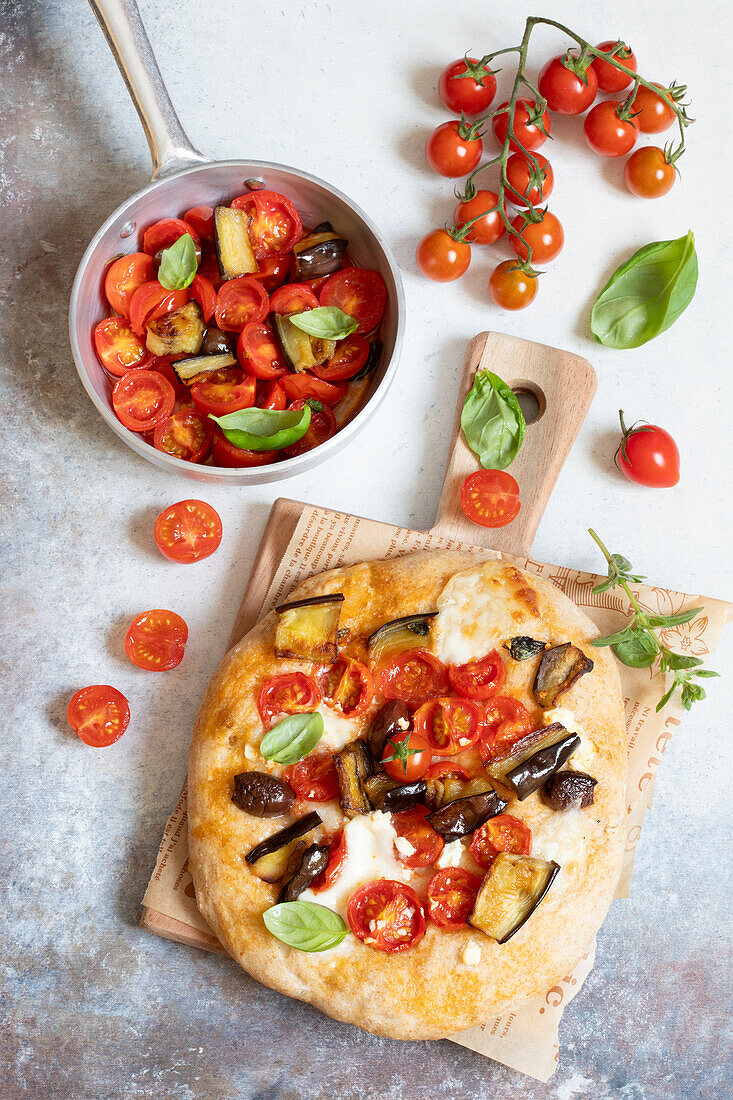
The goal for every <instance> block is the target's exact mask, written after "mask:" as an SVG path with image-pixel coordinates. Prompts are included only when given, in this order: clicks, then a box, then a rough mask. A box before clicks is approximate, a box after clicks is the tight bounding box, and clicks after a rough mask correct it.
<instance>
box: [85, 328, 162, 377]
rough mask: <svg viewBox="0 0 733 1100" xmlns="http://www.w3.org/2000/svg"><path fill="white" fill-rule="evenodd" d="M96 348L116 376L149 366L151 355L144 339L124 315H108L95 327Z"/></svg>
mask: <svg viewBox="0 0 733 1100" xmlns="http://www.w3.org/2000/svg"><path fill="white" fill-rule="evenodd" d="M94 350H95V351H96V353H97V355H98V357H99V360H100V362H101V363H102V366H103V367H104V369H105V370H106V371H109V373H110V374H112V375H114V377H115V378H121V377H122V375H123V374H127V373H128V371H133V370H140V369H142V368H145V367H147V366H149V364H150V360H151V356H150V352H149V351H148V349H147V348H146V347H145V344H144V343H143V341H142V340H141V339H140V338H139V337H138V336H136V335H135V333H134V332H133V331H132V329H131V328H130V326H129V325H128V323H127V321H125V320H123V318H122V317H106V318H105V319H104V321H100V322H99V324H98V325H97V326H96V327H95V329H94Z"/></svg>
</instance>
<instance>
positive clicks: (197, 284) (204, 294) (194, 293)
mask: <svg viewBox="0 0 733 1100" xmlns="http://www.w3.org/2000/svg"><path fill="white" fill-rule="evenodd" d="M188 291H189V294H190V295H191V297H192V298H193V300H194V301H195V302H198V304H199V305H200V306H201V312H202V313H203V315H204V320H205V321H206V323H207V325H208V323H209V321H210V320H211V318H212V317H213V316H214V310H215V309H216V297H217V296H216V291H215V290H214V288H213V286H212V285H211V283H210V282H209V280H208V279H207V278H206V277H205V276H204V275H199V274H198V273H197V274H196V275H194V277H193V280H192V282H191V285H190V287H189V288H188Z"/></svg>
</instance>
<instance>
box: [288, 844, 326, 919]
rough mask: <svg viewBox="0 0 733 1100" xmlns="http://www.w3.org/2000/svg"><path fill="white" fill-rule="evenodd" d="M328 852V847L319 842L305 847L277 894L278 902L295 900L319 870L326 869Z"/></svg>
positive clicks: (317, 874)
mask: <svg viewBox="0 0 733 1100" xmlns="http://www.w3.org/2000/svg"><path fill="white" fill-rule="evenodd" d="M329 853H330V849H329V848H328V847H327V846H324V845H321V844H311V846H310V848H306V850H305V851H304V852H303V858H302V859H301V861H300V863H299V864H298V867H297V868H296V871H295V874H294V875H293V877H292V878H290V879H288V881H287V882H286V883H285V885H284V886H283V888H282V890H281V891H280V893H279V894H278V895H277V901H278V904H280V902H281V901H295V899H296V898H297V897H299V896H300V895H301V894H302V893H303V891H304V890H307V889H308V887H309V886H310V885H311V883H312V882H313V881H314V879H317V878H318V876H319V875H320V873H321V871H325V870H326V867H327V866H328V858H329Z"/></svg>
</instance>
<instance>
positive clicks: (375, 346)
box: [350, 340, 384, 382]
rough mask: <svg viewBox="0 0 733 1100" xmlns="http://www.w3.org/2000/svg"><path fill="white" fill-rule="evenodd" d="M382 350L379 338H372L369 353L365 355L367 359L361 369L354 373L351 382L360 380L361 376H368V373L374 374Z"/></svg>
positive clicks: (382, 345) (382, 346)
mask: <svg viewBox="0 0 733 1100" xmlns="http://www.w3.org/2000/svg"><path fill="white" fill-rule="evenodd" d="M383 350H384V344H383V343H382V341H381V340H372V342H371V344H370V345H369V354H368V355H367V361H366V363H365V364H364V366H363V367H362V368H361V370H360V371H359V372H358V373H357V374H355V375H354V377H353V378H352V379H350V381H351V382H360V381H361V380H362V379H363V378H368V377H369V375H370V374H374V372H375V370H376V369H377V367H378V366H379V363H380V360H381V358H382V351H383Z"/></svg>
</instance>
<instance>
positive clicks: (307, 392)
mask: <svg viewBox="0 0 733 1100" xmlns="http://www.w3.org/2000/svg"><path fill="white" fill-rule="evenodd" d="M280 385H281V386H282V388H283V389H284V390H285V395H286V397H287V398H288V400H289V401H304V400H305V399H306V398H308V397H310V398H312V399H313V400H314V401H322V402H323V404H324V405H331V406H333V405H336V404H338V402H339V401H340V400H341V398H342V397H343V396H344V394H345V393H346V386H336V385H334V383H333V382H324V381H323V379H322V378H314V377H313V375H312V374H306V373H303V374H284V375H283V376H282V378H281V379H280ZM313 411H314V412H315V411H316V410H315V409H314V410H313Z"/></svg>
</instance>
